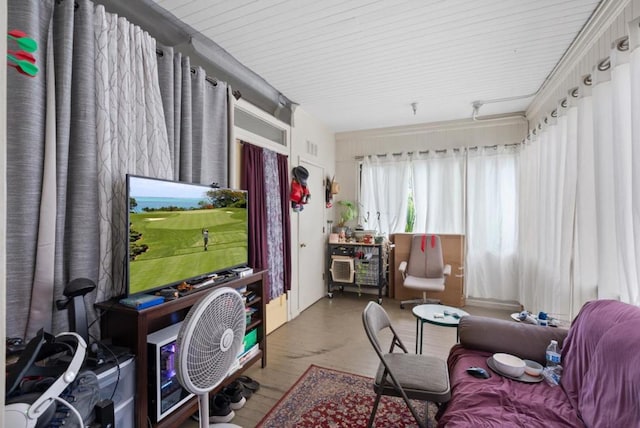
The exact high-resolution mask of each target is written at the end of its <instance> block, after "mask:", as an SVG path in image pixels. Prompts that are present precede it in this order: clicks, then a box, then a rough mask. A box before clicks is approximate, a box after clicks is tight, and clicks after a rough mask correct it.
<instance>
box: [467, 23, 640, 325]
mask: <svg viewBox="0 0 640 428" xmlns="http://www.w3.org/2000/svg"><path fill="white" fill-rule="evenodd" d="M632 27H633V31H632V33H633V34H632V36H631V39H630V40H631V46H632V48H635V49H632V51H631V53H629V52H620V51H618V50H617V49H615V48H614V49H613V50H612V51H611V53H610V61H611V67H610V68H609V69H606V70H600V69H599V68H598V67H594V69H593V73H592V81H593V85H592V86H589V85H585V84H583V85H582V86H581V87H580V99H578V100H571V101H570V104H569V108H568V109H567V110H566V111H563V109H561V108H559V110H560V111H559V114H560V115H559V117H558V119H557V121H554V120H553V119H552V120H551V121H550V123H549V125H548V126H546V127H544V128H543V129H542V132H540V133H539V136H538V137H537V138H535V139H534V141H532V142H531V143H529V144H527V145H526V146H525V149H524V150H523V152H522V157H521V164H522V166H521V195H522V198H521V201H520V209H521V212H522V215H521V219H522V226H521V228H520V243H521V245H520V270H521V275H520V294H521V297H520V301H521V303H522V304H523V305H524V306H525V308H527V309H528V310H532V311H534V312H535V311H538V310H545V311H547V312H550V313H554V314H557V315H559V316H564V315H565V314H566V315H567V318H571V317H573V316H575V314H576V313H577V312H578V310H579V309H580V307H581V306H582V305H583V304H584V303H585V302H586V301H588V300H590V299H594V298H599V299H603V298H611V299H618V300H622V301H624V302H628V303H632V304H636V305H639V304H640V297H639V296H640V287H639V286H638V282H639V278H638V277H639V264H638V261H639V260H640V256H639V254H638V250H639V248H640V247H639V243H638V235H639V234H640V233H639V230H640V215H639V213H638V196H637V195H638V194H640V185H639V183H638V172H637V171H638V169H639V166H640V164H639V161H640V155H639V154H638V149H637V147H638V141H640V125H638V122H640V101H639V100H638V99H640V85H639V83H638V82H639V81H640V49H638V48H637V47H638V46H639V45H640V36H638V29H637V25H635V26H632ZM569 98H571V97H569ZM634 143H635V144H634ZM572 262H573V269H572ZM467 275H468V273H467Z"/></svg>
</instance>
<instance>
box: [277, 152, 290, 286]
mask: <svg viewBox="0 0 640 428" xmlns="http://www.w3.org/2000/svg"><path fill="white" fill-rule="evenodd" d="M278 182H279V184H280V195H281V198H280V202H281V203H282V242H283V248H282V251H283V253H284V255H283V259H284V287H285V290H287V291H289V290H291V214H290V211H289V209H290V205H289V161H288V159H287V157H286V156H285V155H280V154H279V155H278Z"/></svg>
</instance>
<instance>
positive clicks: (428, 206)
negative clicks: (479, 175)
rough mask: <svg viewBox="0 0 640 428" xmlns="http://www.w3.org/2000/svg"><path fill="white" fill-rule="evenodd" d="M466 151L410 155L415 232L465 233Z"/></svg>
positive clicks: (432, 151)
mask: <svg viewBox="0 0 640 428" xmlns="http://www.w3.org/2000/svg"><path fill="white" fill-rule="evenodd" d="M464 165H465V154H464V151H463V150H446V151H434V150H430V151H429V152H428V153H424V154H422V153H418V154H414V155H412V156H411V173H412V179H413V181H412V190H413V201H414V204H415V213H416V220H415V225H414V228H413V232H414V233H440V234H464Z"/></svg>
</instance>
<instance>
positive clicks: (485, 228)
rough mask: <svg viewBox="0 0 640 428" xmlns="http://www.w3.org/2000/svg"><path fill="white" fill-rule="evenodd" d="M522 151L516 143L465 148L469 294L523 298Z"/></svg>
mask: <svg viewBox="0 0 640 428" xmlns="http://www.w3.org/2000/svg"><path fill="white" fill-rule="evenodd" d="M518 154H519V148H518V147H504V146H501V147H488V148H486V147H480V148H478V149H477V150H473V151H469V152H468V154H467V186H466V189H467V191H466V195H467V197H466V217H467V222H466V223H467V228H466V245H467V256H466V263H465V285H466V287H467V295H468V296H469V297H474V298H492V299H499V300H503V301H514V300H518V298H519V294H518V288H517V287H516V284H517V280H518V275H517V272H518V270H517V268H518V265H517V250H518V248H517V242H518V241H517V237H518V206H517V195H518V185H517V183H518V182H517V175H518ZM487 189H491V190H490V191H487ZM461 211H462V210H461Z"/></svg>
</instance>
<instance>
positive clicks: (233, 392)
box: [222, 381, 247, 410]
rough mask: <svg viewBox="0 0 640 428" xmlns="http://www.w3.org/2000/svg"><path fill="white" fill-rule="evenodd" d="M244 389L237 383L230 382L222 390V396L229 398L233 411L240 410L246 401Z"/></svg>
mask: <svg viewBox="0 0 640 428" xmlns="http://www.w3.org/2000/svg"><path fill="white" fill-rule="evenodd" d="M243 393H244V387H243V386H242V384H241V383H240V382H238V381H234V382H231V383H230V384H229V385H227V386H225V387H224V388H222V395H226V396H227V397H228V398H229V401H230V404H229V405H230V406H231V408H232V409H233V410H238V409H241V408H242V406H244V403H246V402H247V399H246V398H245V397H244V394H243Z"/></svg>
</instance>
